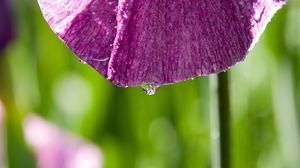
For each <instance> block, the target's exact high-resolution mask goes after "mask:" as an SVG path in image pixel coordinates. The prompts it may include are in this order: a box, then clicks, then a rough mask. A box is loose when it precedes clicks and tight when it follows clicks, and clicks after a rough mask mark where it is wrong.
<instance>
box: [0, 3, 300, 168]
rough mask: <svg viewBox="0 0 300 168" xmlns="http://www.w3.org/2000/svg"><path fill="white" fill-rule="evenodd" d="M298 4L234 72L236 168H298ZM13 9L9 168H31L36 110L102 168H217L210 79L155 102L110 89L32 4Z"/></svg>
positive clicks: (6, 79) (7, 84) (6, 77)
mask: <svg viewBox="0 0 300 168" xmlns="http://www.w3.org/2000/svg"><path fill="white" fill-rule="evenodd" d="M292 2H293V1H292ZM292 4H293V3H290V4H289V5H287V6H285V7H284V9H283V10H281V11H279V12H278V14H277V15H276V16H275V17H274V18H273V20H272V22H271V23H270V25H269V26H268V27H267V30H266V33H265V34H264V35H263V36H262V37H261V41H260V42H259V43H258V44H257V45H256V47H255V48H254V49H253V51H252V52H251V53H250V54H249V55H248V57H247V58H246V60H245V61H244V62H242V63H240V64H239V65H237V66H235V67H233V68H232V70H230V74H231V77H230V79H231V88H230V89H231V92H230V94H231V107H232V114H233V116H232V130H233V137H232V149H233V153H232V156H231V158H232V162H233V167H235V168H241V167H242V168H253V167H258V168H276V167H278V168H281V167H287V168H296V167H297V165H300V163H299V160H297V158H296V159H295V158H293V157H290V155H289V152H290V153H291V154H293V155H294V157H297V156H298V157H300V154H299V151H300V149H297V147H299V144H300V142H299V141H298V140H299V132H300V131H299V118H300V117H299V116H300V115H299V112H300V107H299V105H300V102H299V100H300V99H299V98H300V97H299V96H300V87H299V86H300V85H299V84H300V76H299V75H298V74H299V72H300V71H299V65H300V52H299V51H300V45H299V44H300V43H298V45H297V44H296V43H297V42H299V41H297V40H296V39H299V38H300V31H299V30H300V28H299V27H298V29H295V28H294V29H292V28H291V27H290V26H294V27H295V26H296V24H295V23H294V22H293V21H295V22H296V20H299V18H291V17H292V16H291V12H290V11H293V12H295V11H296V13H298V16H299V9H300V6H299V3H298V4H297V2H294V4H293V5H292ZM12 6H13V9H14V12H15V18H16V25H17V28H18V37H17V38H16V39H15V41H14V42H13V43H12V44H11V45H10V46H9V47H8V48H7V50H6V52H5V54H4V56H5V58H0V63H1V64H0V65H1V66H2V67H1V71H0V74H1V75H0V80H1V82H0V83H1V85H0V98H1V99H2V100H4V102H5V106H6V108H7V112H6V114H7V115H6V149H7V157H8V160H9V165H10V167H13V168H14V167H16V168H17V167H20V168H21V167H34V158H33V154H32V152H31V150H30V148H29V147H28V146H27V145H26V144H25V142H24V138H23V133H22V130H21V125H22V124H21V122H22V117H23V116H26V115H28V114H29V113H30V112H35V113H38V114H39V115H41V116H43V117H44V118H46V119H48V120H50V121H52V122H53V123H55V124H57V125H59V126H60V127H63V128H65V129H67V130H69V131H71V132H74V133H76V134H78V135H81V136H83V137H85V138H86V139H89V140H91V141H92V142H94V143H95V144H97V145H99V147H100V148H101V150H102V152H103V153H104V157H105V160H104V162H105V163H104V167H105V168H195V167H199V168H200V167H201V168H202V167H211V156H210V153H211V152H210V151H211V147H210V139H211V135H210V119H209V116H210V115H209V111H210V110H209V103H210V102H209V94H210V93H209V80H208V78H207V77H201V78H196V79H195V80H190V81H185V82H181V83H179V84H175V85H171V86H163V87H162V88H161V89H160V90H159V91H158V93H157V94H155V95H153V96H148V95H146V94H145V93H144V92H143V91H142V88H139V87H136V88H126V89H125V88H118V87H115V86H112V85H111V84H110V83H109V82H108V81H107V80H105V79H104V78H103V77H101V76H100V75H99V74H98V73H97V72H96V71H95V70H94V69H92V68H91V67H89V66H88V65H85V64H81V63H80V61H79V60H78V58H77V57H75V56H74V55H73V54H72V53H71V51H70V50H69V49H68V48H67V47H65V46H64V44H63V43H62V42H60V40H59V39H58V38H57V37H56V36H55V35H54V33H53V32H52V31H51V30H50V28H49V27H48V25H47V23H46V22H45V21H44V19H43V18H42V15H41V13H40V11H39V9H38V6H37V3H36V2H35V1H34V2H33V1H25V0H21V1H19V0H18V1H17V0H14V1H13V4H12ZM293 16H294V15H293ZM291 20H292V21H291ZM289 31H294V33H292V35H293V36H291V35H290V34H291V32H289ZM291 45H292V46H293V47H291ZM8 88H9V89H10V90H11V92H9V91H7V89H8ZM282 90H283V91H282ZM7 106H9V108H8V107H7ZM282 114H283V115H282ZM293 116H296V118H297V119H295V118H294V119H292V120H291V119H290V118H293ZM285 131H286V132H287V133H286V132H285ZM295 137H296V139H295ZM297 138H298V139H297ZM287 142H288V143H287ZM293 147H294V148H293ZM24 165H26V166H24Z"/></svg>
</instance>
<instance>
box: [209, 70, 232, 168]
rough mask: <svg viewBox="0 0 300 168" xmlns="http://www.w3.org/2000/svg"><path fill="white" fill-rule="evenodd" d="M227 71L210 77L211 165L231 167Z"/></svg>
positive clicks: (220, 167) (224, 167) (217, 167)
mask: <svg viewBox="0 0 300 168" xmlns="http://www.w3.org/2000/svg"><path fill="white" fill-rule="evenodd" d="M228 76H229V74H228V72H223V73H220V74H219V75H217V77H215V76H212V77H210V87H211V88H210V89H211V104H210V106H211V138H212V167H213V168H230V167H231V157H230V156H231V146H230V145H231V144H230V137H231V131H230V99H229V80H228Z"/></svg>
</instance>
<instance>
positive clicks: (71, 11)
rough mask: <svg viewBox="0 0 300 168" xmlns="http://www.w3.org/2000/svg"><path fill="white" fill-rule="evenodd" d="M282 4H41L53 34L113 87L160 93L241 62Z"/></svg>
mask: <svg viewBox="0 0 300 168" xmlns="http://www.w3.org/2000/svg"><path fill="white" fill-rule="evenodd" d="M285 2H286V0H201V1H200V0H177V1H167V0H159V1H158V0H119V1H117V0H56V1H53V0H39V4H40V7H41V9H42V12H43V14H44V17H45V19H46V20H47V22H48V23H49V25H50V27H51V28H52V30H53V31H54V32H55V33H56V34H57V35H58V36H59V37H60V38H61V39H62V40H63V41H64V42H65V43H66V45H67V46H68V47H69V48H70V49H71V50H72V51H73V52H74V53H76V54H77V55H78V56H79V58H80V59H81V60H82V61H84V62H86V63H88V64H90V65H91V66H93V67H94V68H95V69H96V70H97V71H99V72H100V73H101V74H102V75H103V76H105V77H106V78H107V79H109V80H110V81H111V82H112V83H113V84H116V85H119V86H136V85H142V84H145V83H147V84H156V85H164V84H171V83H175V82H179V81H182V80H186V79H189V78H192V77H195V76H202V75H208V74H211V73H218V72H221V71H225V70H227V69H228V68H230V67H231V66H232V65H234V64H236V63H237V62H239V61H242V60H243V59H244V58H245V55H246V54H247V52H248V51H249V50H250V49H251V48H252V47H253V45H254V44H255V43H256V42H257V40H258V38H259V36H260V34H261V33H262V32H263V30H264V29H265V27H266V25H267V23H268V22H269V21H270V19H271V17H272V16H273V15H274V13H275V12H276V11H277V10H278V9H279V8H281V6H282V5H283V4H284V3H285Z"/></svg>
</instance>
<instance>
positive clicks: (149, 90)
mask: <svg viewBox="0 0 300 168" xmlns="http://www.w3.org/2000/svg"><path fill="white" fill-rule="evenodd" d="M141 87H142V89H143V91H144V92H145V93H146V94H147V95H154V94H155V93H156V92H157V91H158V89H159V88H160V85H157V84H150V83H144V84H142V85H141Z"/></svg>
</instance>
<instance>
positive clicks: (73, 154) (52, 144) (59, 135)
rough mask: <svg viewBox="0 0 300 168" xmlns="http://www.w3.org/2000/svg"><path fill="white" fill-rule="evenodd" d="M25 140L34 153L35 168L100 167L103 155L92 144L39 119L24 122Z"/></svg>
mask: <svg viewBox="0 0 300 168" xmlns="http://www.w3.org/2000/svg"><path fill="white" fill-rule="evenodd" d="M24 128H25V138H26V140H27V141H28V143H29V144H31V145H32V146H33V148H34V150H35V152H36V157H37V166H38V168H58V167H59V168H101V167H102V154H101V152H100V150H99V149H98V148H97V147H96V146H95V145H93V144H91V143H88V142H86V141H84V140H82V139H80V138H79V137H76V136H74V135H70V134H69V133H67V132H65V131H63V130H61V129H59V128H56V127H55V126H54V125H52V124H50V123H48V122H46V121H44V120H43V119H41V118H40V117H37V116H30V117H28V118H27V119H26V120H25V122H24Z"/></svg>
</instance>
